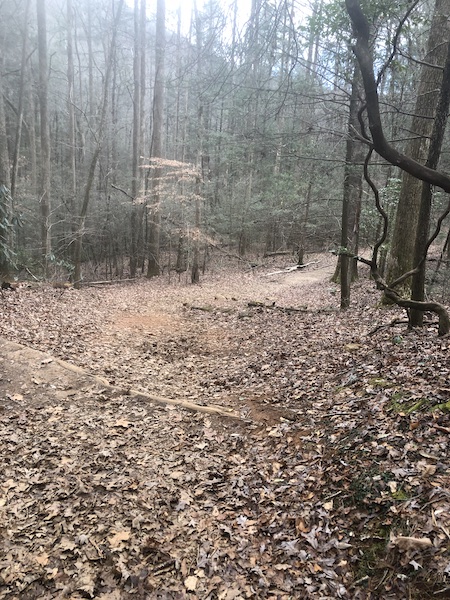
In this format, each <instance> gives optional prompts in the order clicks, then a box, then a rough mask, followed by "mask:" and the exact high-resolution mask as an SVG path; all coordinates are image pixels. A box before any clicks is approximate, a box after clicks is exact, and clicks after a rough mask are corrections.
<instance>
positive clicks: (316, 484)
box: [0, 256, 450, 600]
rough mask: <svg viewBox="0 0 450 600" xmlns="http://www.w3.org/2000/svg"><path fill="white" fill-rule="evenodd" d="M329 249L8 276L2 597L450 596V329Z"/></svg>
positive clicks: (0, 353) (1, 381) (0, 413)
mask: <svg viewBox="0 0 450 600" xmlns="http://www.w3.org/2000/svg"><path fill="white" fill-rule="evenodd" d="M316 259H317V261H319V262H318V263H316V261H315V260H314V259H313V260H312V263H313V264H311V265H310V266H308V267H307V268H305V269H304V270H297V271H294V272H291V273H278V274H272V275H271V274H270V273H272V272H273V271H277V270H278V269H280V268H282V267H283V265H282V263H281V262H280V261H278V262H276V261H275V260H272V261H267V264H266V265H265V266H264V267H260V268H255V269H253V270H252V269H244V268H240V269H238V268H237V267H236V266H234V267H232V266H231V265H230V266H225V265H216V267H215V268H214V269H213V270H211V271H210V272H208V273H207V274H206V275H205V276H204V278H203V280H202V282H201V283H200V284H199V285H197V286H192V285H189V284H188V283H186V281H185V279H183V280H182V281H179V280H178V277H172V279H171V281H170V282H169V280H168V277H167V276H162V277H159V278H157V279H153V280H149V281H148V280H140V281H137V282H135V283H118V284H115V285H111V286H101V287H85V288H83V289H81V290H72V289H69V290H60V289H54V288H52V287H49V286H43V287H35V288H27V287H25V286H24V287H21V288H20V289H18V290H17V291H14V292H12V291H5V292H4V293H3V294H2V296H1V297H0V316H1V320H0V336H1V337H0V423H1V432H2V435H1V437H0V466H1V468H0V538H1V543H0V598H1V599H3V598H8V599H9V598H11V599H12V598H17V599H20V600H28V599H30V600H31V599H35V598H36V599H37V598H39V599H41V600H45V599H50V598H51V599H54V598H73V599H75V598H99V599H100V598H103V599H111V600H116V599H117V600H119V599H122V598H148V599H153V598H155V599H156V598H159V599H171V598H173V599H184V598H190V599H195V598H199V599H211V600H212V599H220V600H239V599H245V598H256V599H258V598H262V599H263V598H264V599H272V600H278V599H279V600H287V599H289V598H290V599H297V598H305V599H309V598H310V599H321V600H325V599H336V598H356V599H366V598H367V599H369V598H370V599H372V598H380V599H383V600H385V599H390V598H399V599H406V598H416V599H419V598H420V599H424V598H437V599H441V598H450V470H449V458H450V457H449V454H450V452H449V448H450V446H449V434H450V359H449V350H450V339H449V338H448V337H447V338H438V337H437V327H436V324H430V325H429V326H427V327H425V328H424V329H423V330H420V331H413V332H408V331H407V330H406V326H405V325H402V324H400V325H396V326H393V327H390V326H389V324H390V323H391V322H392V321H393V319H395V318H404V315H403V314H402V313H401V312H399V311H398V309H396V308H392V307H390V308H383V307H381V306H380V297H379V293H378V292H376V291H375V290H374V289H373V286H372V284H371V283H370V282H368V281H366V280H365V279H364V277H363V278H362V279H361V280H360V282H359V283H357V284H356V285H355V286H354V288H353V291H352V294H353V296H352V305H351V308H350V310H349V311H346V312H345V313H341V312H340V311H339V310H338V306H339V290H338V289H337V287H336V286H335V285H334V284H332V283H330V276H331V274H332V272H333V269H334V261H333V260H332V258H330V257H329V256H328V257H324V256H321V257H316ZM249 302H250V303H253V304H254V305H253V306H249V305H248V304H249ZM290 308H297V309H299V310H297V311H292V310H286V309H290ZM384 325H386V326H385V327H384ZM378 326H380V327H379V328H377V327H378ZM375 330H376V331H375ZM149 396H157V397H158V398H160V397H165V398H168V399H170V400H172V403H164V402H160V401H152V399H151V398H150V397H149ZM186 402H188V403H189V405H190V410H187V409H186V408H184V407H183V406H181V405H180V404H177V403H186ZM191 405H194V406H191ZM208 407H209V409H208ZM214 407H222V408H221V410H216V411H215V410H214ZM208 410H209V412H207V411H208ZM205 411H206V412H205ZM221 413H222V414H221Z"/></svg>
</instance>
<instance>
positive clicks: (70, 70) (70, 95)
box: [66, 0, 77, 259]
mask: <svg viewBox="0 0 450 600" xmlns="http://www.w3.org/2000/svg"><path fill="white" fill-rule="evenodd" d="M66 8H67V87H68V89H67V113H68V117H69V121H68V129H69V139H68V148H67V159H68V165H69V173H70V179H69V186H68V190H69V208H70V228H71V240H70V241H71V244H72V243H73V241H74V240H75V237H76V230H77V227H76V221H75V214H76V197H77V168H76V140H75V98H74V88H75V69H74V62H73V0H67V7H66ZM71 254H72V259H74V258H75V253H74V246H72V252H71Z"/></svg>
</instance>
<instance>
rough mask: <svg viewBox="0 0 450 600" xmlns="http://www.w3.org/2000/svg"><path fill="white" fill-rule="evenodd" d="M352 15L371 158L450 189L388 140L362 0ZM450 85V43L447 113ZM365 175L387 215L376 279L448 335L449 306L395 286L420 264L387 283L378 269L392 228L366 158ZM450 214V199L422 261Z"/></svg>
mask: <svg viewBox="0 0 450 600" xmlns="http://www.w3.org/2000/svg"><path fill="white" fill-rule="evenodd" d="M345 4H346V7H347V11H348V14H349V16H350V18H351V20H352V24H353V28H354V35H355V37H356V44H355V45H354V47H353V49H354V52H355V55H356V57H357V60H358V63H359V65H360V69H361V74H362V78H363V84H364V91H365V102H366V105H365V109H366V111H367V117H368V123H369V130H370V135H369V134H368V133H367V132H366V131H365V127H364V124H363V123H362V121H361V124H362V135H363V136H364V137H365V138H366V140H367V143H368V144H369V146H370V152H369V157H370V155H371V153H372V151H373V150H375V151H376V152H377V153H378V154H379V155H380V156H381V157H382V158H384V159H385V160H387V161H388V162H389V163H391V164H392V165H395V166H398V167H400V168H401V169H402V170H404V171H406V172H407V173H409V174H411V175H413V176H414V177H416V178H418V179H420V180H422V181H424V182H426V183H427V184H430V185H434V186H437V187H440V188H441V189H443V190H444V191H445V192H447V193H449V192H450V177H449V176H447V175H445V174H444V173H442V172H440V171H437V170H436V169H434V168H432V167H430V166H428V165H423V164H421V163H419V162H417V161H416V160H414V159H413V158H411V157H410V156H407V155H405V154H403V153H401V152H399V151H398V150H397V149H396V148H394V147H393V146H392V145H391V144H390V143H389V142H388V141H387V139H386V137H385V135H384V130H383V124H382V120H381V115H380V106H379V97H378V81H377V78H376V77H375V74H374V60H373V55H372V52H371V49H370V34H371V32H370V25H369V22H368V19H367V18H366V16H365V14H364V13H363V11H362V9H361V6H360V4H359V0H346V1H345ZM448 87H450V46H449V51H448V53H447V58H446V65H445V69H444V77H443V86H442V88H441V92H440V100H439V105H440V106H441V108H443V109H444V112H448V107H449V104H448V103H449V101H450V94H449V91H448V89H447V88H448ZM365 175H366V179H367V181H368V182H369V184H370V185H371V187H372V190H373V191H374V194H375V200H376V205H377V209H378V211H379V213H380V214H381V215H382V217H383V221H384V228H383V235H382V237H381V239H380V240H378V242H377V243H376V245H375V248H374V252H373V255H372V260H371V261H367V260H363V259H360V260H363V262H365V263H367V264H369V266H370V268H371V274H372V277H373V278H374V280H375V282H376V284H377V286H378V288H379V289H382V290H383V291H384V293H385V295H386V296H387V297H388V298H389V299H390V300H391V301H392V302H395V303H396V304H397V305H399V306H402V307H404V308H405V309H407V311H410V310H417V311H422V312H423V311H432V312H435V313H436V314H437V315H438V317H439V334H440V335H446V334H447V333H449V332H450V318H449V316H448V313H447V311H446V309H445V307H444V306H443V305H442V304H440V303H438V302H425V301H423V302H421V301H417V300H408V299H405V298H403V297H402V296H401V295H400V294H399V293H398V292H397V291H396V290H395V288H396V287H397V286H399V285H400V284H401V283H403V281H405V280H406V279H408V278H409V277H411V276H412V275H414V274H416V273H417V272H418V271H419V269H420V265H416V266H415V268H414V269H412V270H410V271H408V272H406V273H403V274H402V275H401V276H400V277H398V278H397V279H396V280H395V281H394V282H392V283H390V285H387V284H386V282H385V281H384V280H383V279H382V278H381V275H380V273H379V271H378V264H377V259H378V251H379V248H380V247H381V244H382V243H383V242H384V240H385V239H386V234H387V227H388V218H387V214H386V212H385V211H384V209H383V208H382V206H381V204H380V200H379V196H378V191H377V189H376V187H375V186H374V185H373V183H372V181H371V179H370V177H369V175H368V159H367V160H366V165H365ZM449 213H450V202H449V203H448V205H447V207H446V209H445V210H444V212H443V213H442V214H441V216H440V217H439V219H438V223H437V226H436V228H435V231H434V232H433V234H432V235H431V237H429V238H428V240H427V241H426V243H425V245H424V249H423V252H424V254H423V256H422V258H421V260H422V261H424V260H425V258H426V253H427V252H428V249H429V247H430V245H431V243H432V242H433V241H434V239H436V237H437V235H438V233H439V231H440V228H441V225H442V222H443V220H444V219H445V217H446V216H447V215H448V214H449Z"/></svg>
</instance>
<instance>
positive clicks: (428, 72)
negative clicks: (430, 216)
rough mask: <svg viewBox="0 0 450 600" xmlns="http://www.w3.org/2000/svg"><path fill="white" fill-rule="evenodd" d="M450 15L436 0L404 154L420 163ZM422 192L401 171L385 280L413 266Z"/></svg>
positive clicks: (448, 6) (446, 2) (449, 0)
mask: <svg viewBox="0 0 450 600" xmlns="http://www.w3.org/2000/svg"><path fill="white" fill-rule="evenodd" d="M449 14H450V0H436V4H435V8H434V14H433V19H432V23H431V28H430V35H429V38H428V44H427V53H426V55H425V57H424V59H423V61H424V62H423V65H422V67H421V72H420V81H419V87H418V92H417V99H416V106H415V111H414V117H413V120H412V125H411V130H412V134H413V136H414V137H413V138H412V139H411V140H410V141H409V143H408V145H407V147H406V150H405V154H407V155H408V156H410V157H411V158H413V159H414V160H417V161H418V162H421V163H425V161H426V160H427V156H428V148H429V143H430V137H431V134H432V130H433V118H434V116H435V113H436V106H437V103H438V99H439V89H440V87H441V82H442V66H443V65H444V63H445V58H446V54H447V44H446V43H443V41H444V40H445V41H447V40H448V39H449V35H450V22H449V19H448V15H449ZM439 67H441V68H439ZM421 195H422V182H421V181H420V180H418V179H417V178H416V177H415V176H414V175H411V174H409V173H403V177H402V187H401V191H400V198H399V202H398V207H397V215H396V219H395V224H394V230H393V234H392V243H391V251H390V256H389V258H388V272H387V281H393V280H395V279H397V278H398V277H399V276H400V275H401V274H402V273H405V272H407V271H409V270H411V269H412V267H413V260H414V246H415V239H416V231H417V225H418V222H419V210H420V204H421ZM410 285H411V282H410V281H405V282H404V284H403V288H404V293H406V294H408V293H409V289H410Z"/></svg>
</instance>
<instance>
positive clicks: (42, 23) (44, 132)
mask: <svg viewBox="0 0 450 600" xmlns="http://www.w3.org/2000/svg"><path fill="white" fill-rule="evenodd" d="M36 6H37V30H38V55H39V90H38V96H39V116H40V139H41V148H40V178H39V202H40V206H41V256H42V260H43V265H44V274H45V277H48V276H49V261H50V257H51V251H52V247H51V224H50V206H51V204H50V126H49V121H48V55H47V16H46V0H36Z"/></svg>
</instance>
